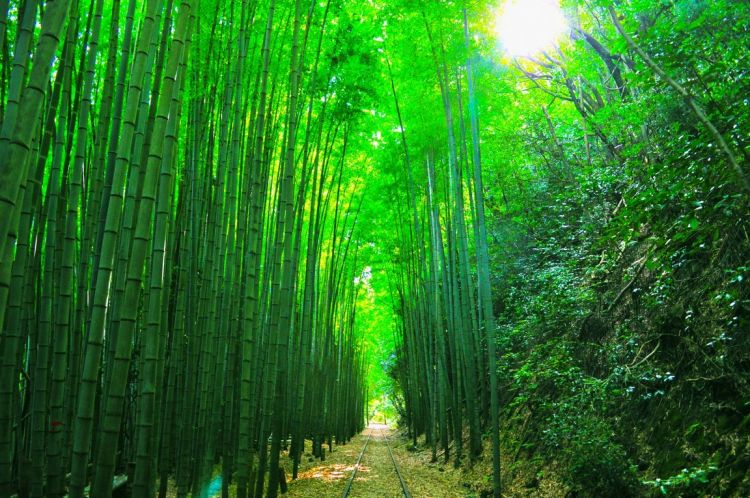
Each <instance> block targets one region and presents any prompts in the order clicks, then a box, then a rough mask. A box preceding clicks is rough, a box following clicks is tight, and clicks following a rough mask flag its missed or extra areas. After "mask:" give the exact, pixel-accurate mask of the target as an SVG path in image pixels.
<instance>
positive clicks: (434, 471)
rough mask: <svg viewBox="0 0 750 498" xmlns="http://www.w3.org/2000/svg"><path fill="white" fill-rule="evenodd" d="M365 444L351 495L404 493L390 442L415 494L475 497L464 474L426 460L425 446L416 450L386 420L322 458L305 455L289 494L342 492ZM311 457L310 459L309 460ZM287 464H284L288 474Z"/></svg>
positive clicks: (367, 497) (375, 497)
mask: <svg viewBox="0 0 750 498" xmlns="http://www.w3.org/2000/svg"><path fill="white" fill-rule="evenodd" d="M368 437H370V442H369V443H368V446H367V449H366V451H365V453H364V456H363V457H362V461H361V463H360V466H359V470H358V471H357V475H356V477H355V479H354V482H353V483H352V487H351V491H350V493H349V496H350V497H351V498H397V497H401V496H404V495H403V493H402V491H401V486H400V484H399V479H398V475H397V474H396V471H395V469H394V466H393V463H392V462H391V458H390V455H389V454H388V445H390V447H391V451H392V452H393V457H394V459H395V460H396V462H398V466H399V468H400V471H401V475H402V477H403V479H404V481H405V483H406V486H407V488H408V489H409V492H410V493H411V495H412V496H413V497H414V498H417V497H419V498H468V497H473V496H475V497H478V496H479V495H478V494H476V492H473V491H472V490H471V488H472V486H470V485H469V484H468V483H465V482H464V481H465V478H466V476H465V475H463V474H462V473H461V472H460V471H459V470H456V469H454V468H453V466H452V465H443V464H442V462H440V463H430V459H431V452H430V450H429V449H424V448H420V449H419V450H416V451H414V450H413V447H412V445H411V442H410V441H408V440H406V439H404V438H403V437H400V436H399V435H397V434H396V432H395V431H394V430H393V429H391V428H390V427H388V426H385V425H374V424H373V425H370V427H368V428H367V429H366V430H365V431H363V432H362V433H361V434H359V435H357V436H355V437H354V438H352V440H351V441H349V443H347V444H346V445H342V446H334V449H333V452H331V453H327V454H326V460H325V461H324V462H321V461H319V460H313V459H312V457H311V456H310V455H307V454H306V455H305V456H304V461H303V463H302V465H301V468H300V472H299V476H298V478H297V479H296V480H294V481H290V482H289V491H288V492H287V493H286V495H285V496H287V497H289V498H302V497H305V498H309V497H315V498H317V497H320V498H328V497H331V498H334V497H340V496H341V495H342V494H343V492H344V488H346V485H347V483H348V481H349V478H350V477H351V475H352V472H353V471H354V467H355V464H356V462H357V458H358V457H359V454H360V453H361V452H362V447H363V446H364V444H365V441H366V440H367V438H368ZM310 460H312V461H310ZM290 473H291V469H287V475H290Z"/></svg>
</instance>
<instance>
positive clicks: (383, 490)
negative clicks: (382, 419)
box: [341, 424, 411, 498]
mask: <svg viewBox="0 0 750 498" xmlns="http://www.w3.org/2000/svg"><path fill="white" fill-rule="evenodd" d="M389 433H390V430H389V429H388V426H385V425H375V424H371V425H370V427H368V428H367V430H365V432H364V435H366V436H367V440H366V441H365V445H364V446H363V448H362V453H361V454H360V459H359V460H358V462H357V464H356V465H355V466H354V470H353V471H352V475H351V477H350V478H349V481H348V483H347V486H346V488H344V492H343V494H342V495H341V498H349V497H351V498H357V497H363V498H364V497H375V496H394V497H395V496H404V497H405V498H411V494H409V490H408V488H407V486H406V483H405V481H404V479H403V476H402V474H401V471H400V469H399V467H398V463H397V462H396V459H395V458H394V457H393V452H392V451H391V448H390V446H389V445H388V437H389Z"/></svg>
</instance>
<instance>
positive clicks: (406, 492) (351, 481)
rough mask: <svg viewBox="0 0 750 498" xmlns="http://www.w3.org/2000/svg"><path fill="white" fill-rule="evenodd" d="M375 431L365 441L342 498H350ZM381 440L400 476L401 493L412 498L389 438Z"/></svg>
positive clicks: (397, 474) (385, 437) (371, 431)
mask: <svg viewBox="0 0 750 498" xmlns="http://www.w3.org/2000/svg"><path fill="white" fill-rule="evenodd" d="M373 431H374V430H373V429H370V434H368V436H367V440H365V444H364V446H363V447H362V451H361V452H360V453H359V457H358V458H357V463H356V464H354V470H352V475H351V476H350V477H349V480H348V481H347V483H346V487H345V488H344V493H343V494H342V495H341V498H348V497H349V493H350V492H351V490H352V485H353V484H354V479H355V478H356V477H357V471H358V470H359V467H360V464H361V463H362V457H363V456H364V455H365V452H366V451H367V446H368V444H370V439H372V434H373ZM381 440H382V442H383V444H385V447H386V448H387V449H388V455H389V456H390V459H391V463H392V464H393V469H394V471H395V472H396V476H398V482H399V484H400V486H401V492H402V493H403V495H404V497H405V498H411V493H409V488H407V486H406V481H404V477H403V474H402V473H401V469H400V468H399V466H398V462H396V458H394V456H393V451H392V450H391V446H390V445H389V444H388V437H387V436H382V437H381Z"/></svg>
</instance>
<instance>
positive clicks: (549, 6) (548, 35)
mask: <svg viewBox="0 0 750 498" xmlns="http://www.w3.org/2000/svg"><path fill="white" fill-rule="evenodd" d="M567 29H568V23H567V22H566V21H565V16H564V15H563V13H562V10H560V3H559V1H558V0H507V1H506V2H505V5H504V7H503V9H502V12H501V14H500V17H499V18H498V22H497V26H496V32H497V35H498V37H499V38H500V43H501V44H502V46H503V48H504V50H505V51H506V52H508V54H510V55H512V56H516V57H518V56H531V55H534V54H536V53H538V52H541V51H543V50H545V49H548V48H550V47H552V46H553V45H554V43H555V42H556V41H557V39H558V38H560V37H561V36H562V35H564V34H565V32H566V31H567Z"/></svg>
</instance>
